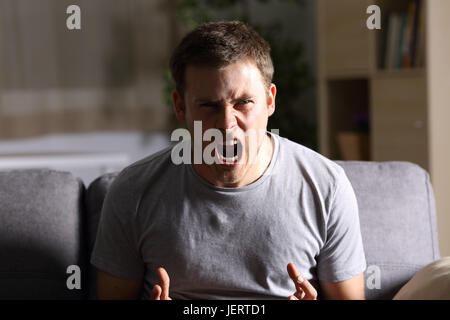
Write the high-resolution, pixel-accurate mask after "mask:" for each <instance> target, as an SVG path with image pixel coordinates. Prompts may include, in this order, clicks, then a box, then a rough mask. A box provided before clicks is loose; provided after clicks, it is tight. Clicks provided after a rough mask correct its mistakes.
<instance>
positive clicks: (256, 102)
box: [91, 22, 366, 300]
mask: <svg viewBox="0 0 450 320" xmlns="http://www.w3.org/2000/svg"><path fill="white" fill-rule="evenodd" d="M171 72H172V75H173V78H174V80H175V82H176V90H175V91H174V92H173V102H174V106H175V112H176V115H177V117H178V119H179V120H181V121H183V122H185V123H186V125H187V127H188V129H189V132H190V133H191V136H192V137H195V136H198V135H199V132H196V130H197V131H198V129H199V126H198V124H200V126H201V132H200V136H202V137H203V134H204V133H205V134H206V132H207V131H208V130H216V133H217V131H218V132H219V133H222V137H223V139H221V140H220V141H218V142H217V144H216V145H215V147H214V148H212V150H211V149H210V151H209V152H205V150H206V147H207V143H208V141H202V142H201V143H198V142H195V141H194V143H193V144H192V149H191V151H192V154H191V155H195V153H198V151H200V154H202V155H203V156H204V157H208V156H211V157H213V158H214V159H215V161H214V162H212V163H211V162H210V161H209V162H208V161H200V163H198V162H195V161H194V163H193V164H191V162H189V161H188V162H189V163H181V164H175V163H174V161H173V156H174V154H173V152H172V151H173V149H171V148H168V149H166V150H163V151H161V152H159V153H157V154H155V155H152V156H150V157H148V158H145V159H143V160H140V161H138V162H136V163H134V164H132V165H130V166H129V167H127V168H125V169H124V170H123V171H122V172H121V173H120V174H119V176H118V177H117V178H116V180H115V181H114V183H113V185H112V186H111V188H110V190H109V192H108V194H107V196H106V199H105V203H104V207H103V211H102V217H101V221H100V226H99V229H98V235H97V240H96V244H95V248H94V251H93V254H92V258H91V262H92V264H93V265H95V266H96V267H97V268H98V270H99V271H98V293H99V298H105V299H135V298H139V297H141V298H151V299H171V298H173V299H229V298H233V299H286V298H289V299H292V300H296V299H299V300H301V299H316V298H317V297H318V291H319V294H320V297H323V298H327V299H363V298H364V284H363V283H364V281H363V272H364V270H365V267H366V261H365V258H364V252H363V246H362V241H361V234H360V230H359V220H358V208H357V203H356V199H355V195H354V192H353V189H352V187H351V185H350V182H349V181H348V179H347V177H346V175H345V173H344V171H343V169H342V168H341V167H339V166H338V165H336V164H335V163H333V162H332V161H330V160H328V159H326V158H324V157H322V156H321V155H319V154H317V153H315V152H314V151H312V150H310V149H307V148H306V147H303V146H301V145H299V144H296V143H294V142H291V141H289V140H287V139H285V138H282V137H280V136H278V135H275V134H271V133H268V132H267V131H266V130H267V121H268V117H269V116H270V115H272V114H273V112H274V111H275V96H276V87H275V85H274V84H273V83H272V82H271V81H272V75H273V65H272V61H271V58H270V47H269V45H268V44H267V42H266V41H265V40H264V39H262V38H261V37H260V36H259V35H258V34H257V33H256V32H255V31H254V30H253V29H251V28H250V27H248V26H247V25H245V24H243V23H240V22H220V23H209V24H205V25H202V26H200V27H199V28H197V29H196V30H194V31H192V32H191V33H189V34H188V35H187V36H186V37H185V38H184V39H183V40H182V42H181V43H180V44H179V46H178V47H177V48H176V50H175V52H174V53H173V56H172V58H171ZM281 107H282V106H281ZM194 140H195V139H194ZM204 140H205V139H204ZM206 140H208V139H206ZM191 160H192V157H191ZM286 268H287V270H286ZM299 270H301V272H300V271H299Z"/></svg>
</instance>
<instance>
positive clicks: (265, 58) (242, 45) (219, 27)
mask: <svg viewBox="0 0 450 320" xmlns="http://www.w3.org/2000/svg"><path fill="white" fill-rule="evenodd" d="M245 58H250V59H252V60H253V61H254V62H255V64H256V66H257V67H258V69H259V71H260V72H261V75H262V78H263V81H264V84H265V85H266V86H267V88H269V86H270V84H271V83H272V77H273V71H274V70H273V63H272V59H271V57H270V45H269V44H268V43H267V41H266V40H264V39H263V38H262V37H261V36H260V35H259V34H258V33H257V32H256V31H255V30H254V29H253V28H251V27H250V26H248V25H247V24H245V23H243V22H240V21H221V22H210V23H206V24H203V25H201V26H199V27H197V28H196V29H195V30H193V31H191V32H190V33H188V34H187V35H186V36H185V37H184V38H183V39H182V40H181V42H180V44H179V45H178V46H177V47H176V48H175V51H174V52H173V54H172V57H171V58H170V72H171V73H172V77H173V79H174V80H175V84H176V89H177V91H178V93H179V94H180V95H181V96H182V97H183V96H184V90H185V71H186V68H187V66H189V65H197V66H199V65H202V66H203V65H205V66H213V67H219V68H220V67H223V66H227V65H229V64H232V63H235V62H237V61H239V60H241V59H245Z"/></svg>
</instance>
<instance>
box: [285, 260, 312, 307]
mask: <svg viewBox="0 0 450 320" xmlns="http://www.w3.org/2000/svg"><path fill="white" fill-rule="evenodd" d="M287 271H288V274H289V277H291V279H292V280H293V281H294V284H295V288H296V290H297V291H296V292H295V293H294V294H293V295H292V296H289V297H288V300H317V291H316V289H315V288H314V287H313V286H312V284H311V283H310V282H309V281H308V280H306V279H305V278H304V277H303V275H302V274H301V273H300V272H299V271H298V270H297V269H296V268H295V266H294V264H293V263H292V262H291V263H289V264H288V265H287Z"/></svg>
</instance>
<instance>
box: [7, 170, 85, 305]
mask: <svg viewBox="0 0 450 320" xmlns="http://www.w3.org/2000/svg"><path fill="white" fill-rule="evenodd" d="M83 189H84V186H83V184H82V183H81V181H80V180H78V179H76V178H74V177H73V176H72V175H71V174H70V173H63V172H56V171H50V170H22V171H19V170H17V171H10V172H0V299H79V298H84V297H85V295H84V290H83V284H82V290H68V289H67V286H66V280H67V277H68V276H69V274H67V273H66V271H67V267H68V266H70V265H78V266H80V268H82V269H83V268H84V264H85V252H86V250H85V249H84V248H83V246H84V243H83V241H82V239H83V236H82V231H83V229H82V225H83V221H82V218H83V211H84V210H83V199H82V197H83Z"/></svg>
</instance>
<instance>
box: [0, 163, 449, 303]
mask: <svg viewBox="0 0 450 320" xmlns="http://www.w3.org/2000/svg"><path fill="white" fill-rule="evenodd" d="M337 163H338V164H339V165H341V166H342V167H343V168H344V170H345V172H346V174H347V176H348V178H349V180H350V182H351V183H352V185H353V188H354V191H355V194H356V197H357V200H358V205H359V215H360V224H361V233H362V238H363V244H364V250H365V254H366V260H367V269H366V272H365V293H366V298H367V299H370V300H383V299H392V298H393V297H394V295H395V294H396V293H397V292H398V291H399V289H400V288H401V287H402V286H403V285H404V284H405V283H407V282H408V281H409V280H410V279H411V278H412V277H413V276H414V275H415V274H416V273H417V272H418V271H419V270H421V269H422V268H423V267H424V266H426V265H428V264H429V263H431V262H433V261H435V260H437V259H439V257H440V256H439V248H438V240H437V227H436V212H435V206H434V196H433V190H432V186H431V184H430V178H429V175H428V173H427V172H426V171H425V170H423V169H422V168H420V167H419V166H417V165H415V164H412V163H408V162H359V161H337ZM116 176H117V173H109V174H104V175H102V176H100V177H98V178H97V179H96V180H94V181H93V182H92V183H90V184H89V185H88V186H85V185H84V184H83V182H82V181H81V180H80V179H79V178H77V177H74V176H73V175H72V174H71V173H68V172H60V171H55V170H47V169H35V170H13V171H5V172H0V299H71V300H72V299H94V298H95V292H96V274H95V269H94V268H93V267H92V266H91V265H90V264H89V256H90V253H91V250H92V248H93V245H94V242H95V236H96V231H97V227H98V223H99V219H100V215H101V208H102V204H103V200H104V198H105V195H106V193H107V191H108V188H109V186H110V185H111V183H112V182H113V181H114V179H115V177H116ZM70 266H77V267H79V270H78V276H79V278H74V276H76V275H77V271H76V270H75V271H74V269H73V267H70ZM77 279H78V280H79V282H80V283H79V285H78V286H75V287H74V286H73V284H74V283H76V280H77ZM69 282H70V283H72V285H68V284H69ZM69 287H70V288H71V289H69Z"/></svg>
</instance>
